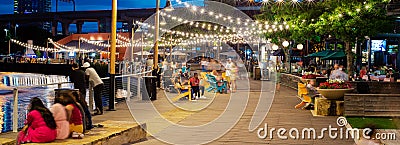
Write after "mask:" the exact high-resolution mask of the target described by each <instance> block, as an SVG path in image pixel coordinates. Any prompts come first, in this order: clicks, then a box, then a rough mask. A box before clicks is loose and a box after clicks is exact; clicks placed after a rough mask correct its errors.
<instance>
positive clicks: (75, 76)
mask: <svg viewBox="0 0 400 145" xmlns="http://www.w3.org/2000/svg"><path fill="white" fill-rule="evenodd" d="M85 76H86V74H85V72H84V71H83V70H81V69H79V66H78V64H76V63H74V64H72V72H71V74H70V75H69V78H70V80H71V82H72V83H74V88H75V89H78V90H79V92H80V93H81V94H82V95H83V97H84V98H86V85H85V84H86V79H85Z"/></svg>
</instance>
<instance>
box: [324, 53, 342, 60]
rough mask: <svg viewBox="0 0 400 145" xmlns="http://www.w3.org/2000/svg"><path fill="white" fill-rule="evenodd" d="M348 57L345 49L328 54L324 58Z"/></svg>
mask: <svg viewBox="0 0 400 145" xmlns="http://www.w3.org/2000/svg"><path fill="white" fill-rule="evenodd" d="M345 57H346V54H345V53H344V51H337V52H333V53H330V54H328V55H327V56H325V57H323V58H322V60H335V59H343V58H345Z"/></svg>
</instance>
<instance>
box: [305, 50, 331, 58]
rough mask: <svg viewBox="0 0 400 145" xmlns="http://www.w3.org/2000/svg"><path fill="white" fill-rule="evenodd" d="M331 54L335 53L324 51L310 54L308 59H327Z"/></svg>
mask: <svg viewBox="0 0 400 145" xmlns="http://www.w3.org/2000/svg"><path fill="white" fill-rule="evenodd" d="M331 53H333V51H332V50H324V51H320V52H315V53H312V54H309V55H307V57H326V56H328V55H329V54H331Z"/></svg>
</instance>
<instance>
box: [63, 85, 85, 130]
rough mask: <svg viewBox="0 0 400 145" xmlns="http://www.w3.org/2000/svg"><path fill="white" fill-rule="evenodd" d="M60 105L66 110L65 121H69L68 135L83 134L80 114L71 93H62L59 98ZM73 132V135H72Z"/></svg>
mask: <svg viewBox="0 0 400 145" xmlns="http://www.w3.org/2000/svg"><path fill="white" fill-rule="evenodd" d="M60 100H61V104H62V105H64V106H65V108H66V110H67V120H68V121H69V131H70V133H73V134H76V133H80V134H82V133H83V120H82V114H81V111H80V110H79V108H78V106H77V104H76V101H75V99H74V97H73V95H72V94H71V93H63V94H61V96H60ZM74 132H75V133H74Z"/></svg>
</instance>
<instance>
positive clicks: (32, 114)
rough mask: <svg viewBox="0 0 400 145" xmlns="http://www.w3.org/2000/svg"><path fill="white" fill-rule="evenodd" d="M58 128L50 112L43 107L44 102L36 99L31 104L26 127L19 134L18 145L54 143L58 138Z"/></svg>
mask: <svg viewBox="0 0 400 145" xmlns="http://www.w3.org/2000/svg"><path fill="white" fill-rule="evenodd" d="M56 128H57V124H56V122H55V121H54V118H53V115H52V114H51V112H50V110H49V109H47V108H46V107H45V106H44V105H43V102H42V100H40V99H39V98H37V97H34V98H32V99H31V103H30V104H29V113H28V115H27V117H26V121H25V126H24V128H23V129H22V131H21V132H19V134H18V142H17V144H21V143H29V142H35V143H44V142H52V141H54V140H55V139H56V136H57V130H56Z"/></svg>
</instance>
